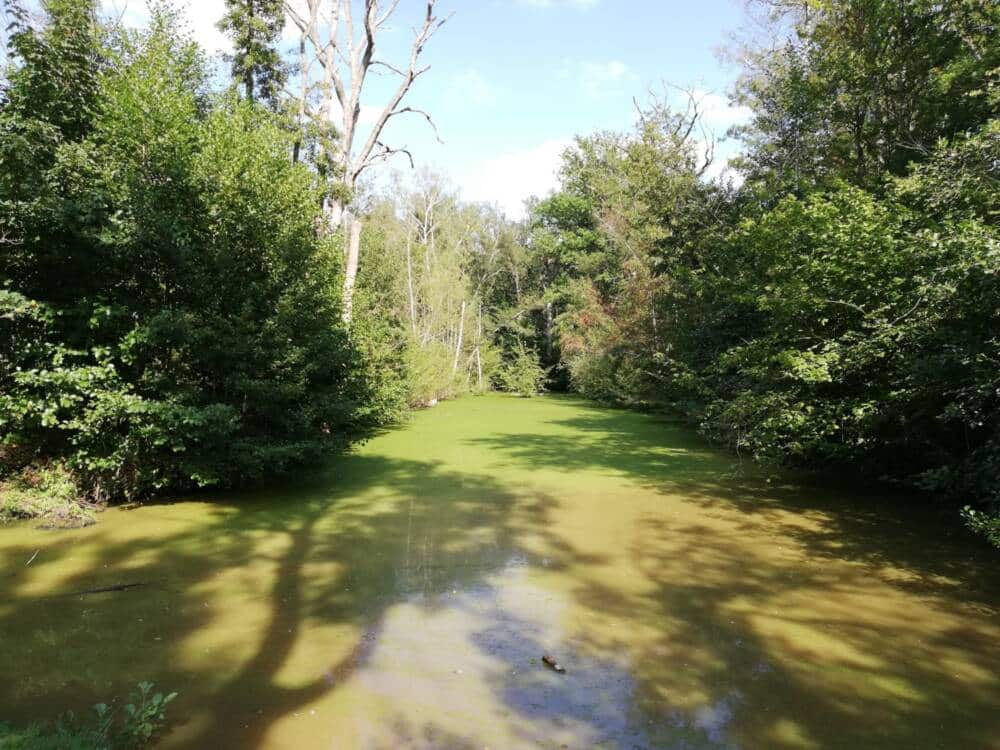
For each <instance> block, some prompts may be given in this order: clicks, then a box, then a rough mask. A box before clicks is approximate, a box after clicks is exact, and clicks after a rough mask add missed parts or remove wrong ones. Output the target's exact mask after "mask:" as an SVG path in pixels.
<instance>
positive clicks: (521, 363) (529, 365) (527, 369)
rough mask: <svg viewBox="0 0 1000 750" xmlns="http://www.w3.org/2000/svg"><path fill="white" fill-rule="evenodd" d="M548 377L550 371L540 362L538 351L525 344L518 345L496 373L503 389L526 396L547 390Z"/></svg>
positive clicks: (529, 396)
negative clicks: (546, 381)
mask: <svg viewBox="0 0 1000 750" xmlns="http://www.w3.org/2000/svg"><path fill="white" fill-rule="evenodd" d="M547 377H548V371H547V370H546V369H545V368H544V367H542V366H541V364H539V362H538V353H537V352H535V351H534V350H532V349H529V348H527V347H525V346H524V345H523V344H520V345H518V347H517V348H516V349H515V350H514V351H513V353H512V354H511V356H510V357H509V358H508V359H507V360H506V361H505V362H504V363H503V365H501V366H500V368H499V369H498V370H497V373H496V380H497V382H498V383H499V385H500V388H501V389H502V390H505V391H507V392H508V393H516V394H517V395H518V396H522V397H524V398H531V397H532V396H537V395H538V394H539V393H541V392H542V391H543V390H545V380H546V378H547Z"/></svg>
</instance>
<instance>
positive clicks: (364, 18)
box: [285, 0, 450, 323]
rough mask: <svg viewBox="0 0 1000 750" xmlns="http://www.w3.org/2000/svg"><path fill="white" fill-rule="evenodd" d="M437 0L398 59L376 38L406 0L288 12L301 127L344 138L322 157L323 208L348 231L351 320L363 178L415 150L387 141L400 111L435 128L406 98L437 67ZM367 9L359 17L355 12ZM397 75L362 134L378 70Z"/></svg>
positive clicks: (289, 7)
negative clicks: (430, 51)
mask: <svg viewBox="0 0 1000 750" xmlns="http://www.w3.org/2000/svg"><path fill="white" fill-rule="evenodd" d="M435 3H436V0H426V2H425V5H424V12H423V15H422V20H421V23H420V24H419V25H418V26H416V27H414V29H413V39H412V42H411V45H410V49H409V57H408V59H406V60H405V61H403V62H398V61H397V62H391V61H389V60H386V59H383V58H381V57H379V55H378V53H377V41H378V40H379V38H380V35H382V34H383V32H384V31H385V29H386V24H387V23H388V22H389V21H390V19H391V18H392V17H393V16H394V14H395V13H396V11H397V9H398V7H399V5H400V0H362V2H360V3H358V2H356V0H286V2H285V10H286V11H287V13H288V16H289V17H290V18H291V20H292V22H293V23H294V24H295V26H296V27H297V28H298V30H299V47H298V57H299V60H298V69H299V82H298V85H299V91H298V92H297V95H298V117H299V123H300V126H301V127H302V128H303V129H305V128H306V127H307V126H308V125H309V124H311V123H315V122H319V123H321V124H322V125H324V126H325V125H327V124H328V123H333V124H334V125H336V126H337V127H338V130H339V133H338V136H339V137H338V138H337V139H336V141H335V142H333V145H331V146H328V147H327V148H328V150H329V153H326V154H324V159H323V161H324V162H325V163H327V164H328V165H329V170H328V172H327V173H326V175H325V176H326V178H327V179H328V180H329V182H330V189H329V191H328V197H327V198H326V203H325V206H324V209H325V212H326V216H327V220H328V228H329V230H330V231H337V230H343V232H344V235H345V237H346V248H345V254H346V260H345V272H344V308H343V317H344V321H345V322H347V323H350V321H351V315H352V310H353V299H354V285H355V281H356V279H357V273H358V263H359V259H360V258H359V256H360V250H361V232H362V218H361V216H360V215H359V212H358V211H357V210H355V208H354V207H353V206H352V201H353V197H354V194H355V188H356V187H357V185H358V181H359V179H360V178H361V176H362V175H363V174H364V173H365V172H366V171H367V170H369V169H371V168H372V167H374V166H376V165H378V164H381V163H384V162H386V161H389V160H390V159H392V158H393V157H394V156H397V155H403V156H405V157H406V158H407V159H409V161H410V164H411V166H412V164H413V157H412V155H411V154H410V152H409V151H408V150H407V149H406V148H404V147H400V146H392V145H389V144H387V143H386V141H385V139H384V134H385V131H386V127H387V126H388V125H389V123H390V122H391V121H392V120H393V119H395V118H397V117H400V116H403V115H410V116H417V117H421V118H423V119H424V120H426V122H427V124H428V125H429V126H430V127H431V128H432V129H433V130H434V133H435V136H436V135H437V128H436V126H435V125H434V121H433V120H432V119H431V117H430V115H429V114H428V113H427V112H424V111H423V110H420V109H417V108H415V107H411V106H408V105H406V104H404V100H405V98H406V96H407V94H408V93H409V91H410V89H411V88H412V87H413V85H414V83H415V82H416V81H417V79H418V78H420V77H421V76H422V75H424V74H425V73H426V72H427V71H428V70H429V68H430V66H428V65H424V64H422V62H421V56H422V54H423V52H424V48H425V46H426V44H427V43H428V42H429V41H430V39H431V38H432V37H433V36H434V35H435V33H437V31H438V30H439V29H440V28H441V26H443V25H444V23H445V22H446V21H447V20H448V18H449V17H450V16H448V17H444V18H440V17H438V16H437V15H436V12H435ZM358 11H360V12H361V14H360V17H357V15H356V13H357V12H358ZM376 70H378V71H380V72H382V73H385V74H388V75H391V76H393V77H395V78H396V79H397V85H396V86H395V88H394V90H393V91H392V93H391V94H390V95H389V97H388V99H387V100H386V101H385V102H383V103H382V105H381V107H379V108H378V109H377V114H376V116H375V119H374V122H373V124H372V126H371V129H370V130H369V131H368V133H367V137H365V135H364V134H363V133H362V132H361V128H360V125H361V112H362V96H363V94H364V91H365V83H366V81H367V80H368V76H369V74H370V73H372V72H373V71H376Z"/></svg>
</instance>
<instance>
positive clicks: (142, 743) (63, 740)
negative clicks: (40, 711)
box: [0, 682, 177, 750]
mask: <svg viewBox="0 0 1000 750" xmlns="http://www.w3.org/2000/svg"><path fill="white" fill-rule="evenodd" d="M176 697H177V693H169V694H166V695H165V694H163V693H154V692H153V684H152V683H151V682H141V683H139V686H138V687H137V688H136V690H134V691H133V692H132V693H131V695H130V696H129V702H128V703H127V704H125V706H124V708H123V709H122V710H120V711H119V710H116V709H115V708H114V707H113V706H108V705H107V704H106V703H99V704H98V705H96V706H94V712H93V715H92V716H90V717H89V718H86V719H82V720H79V721H78V720H77V719H76V717H74V716H73V714H72V713H70V714H67V715H65V716H62V717H60V718H59V719H58V720H57V721H56V722H55V723H54V724H52V725H46V724H33V725H31V726H29V727H28V728H26V729H14V728H12V727H10V726H8V725H6V724H0V750H15V749H16V750H135V749H136V748H142V747H147V746H148V745H149V744H150V743H151V742H152V741H153V739H154V738H155V737H156V735H157V733H159V732H160V731H161V730H162V729H163V727H164V726H165V725H166V721H167V716H166V707H167V705H168V704H169V703H170V702H171V701H173V700H174V698H176Z"/></svg>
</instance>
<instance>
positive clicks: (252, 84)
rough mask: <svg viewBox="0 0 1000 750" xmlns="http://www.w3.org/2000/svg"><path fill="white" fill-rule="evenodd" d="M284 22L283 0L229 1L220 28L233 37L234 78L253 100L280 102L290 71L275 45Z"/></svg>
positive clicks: (274, 105) (247, 96)
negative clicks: (287, 70)
mask: <svg viewBox="0 0 1000 750" xmlns="http://www.w3.org/2000/svg"><path fill="white" fill-rule="evenodd" d="M284 25H285V10H284V3H283V1H282V0H226V14H225V15H224V16H223V17H222V20H221V21H219V28H220V29H221V30H222V31H224V32H225V33H227V34H228V35H229V36H230V37H231V38H232V40H233V48H234V50H235V51H234V53H233V56H232V74H233V79H234V80H236V81H239V82H241V83H242V85H243V91H244V94H245V96H246V98H247V99H248V100H249V101H250V102H254V101H265V102H268V103H269V104H270V105H271V106H272V107H276V106H277V104H278V98H279V95H280V94H281V89H282V86H283V85H284V83H285V80H286V78H287V72H286V70H285V65H284V63H283V62H282V59H281V55H280V53H279V52H278V50H277V49H276V48H275V44H276V43H277V41H278V39H279V38H280V37H281V30H282V28H283V27H284Z"/></svg>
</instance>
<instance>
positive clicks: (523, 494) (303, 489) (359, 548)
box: [0, 396, 1000, 750]
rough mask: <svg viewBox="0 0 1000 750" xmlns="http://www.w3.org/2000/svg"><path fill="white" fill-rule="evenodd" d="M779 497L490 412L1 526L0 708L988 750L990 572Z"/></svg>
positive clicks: (863, 502) (629, 437)
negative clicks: (233, 490)
mask: <svg viewBox="0 0 1000 750" xmlns="http://www.w3.org/2000/svg"><path fill="white" fill-rule="evenodd" d="M779 485H780V483H775V482H771V483H769V484H768V483H764V482H761V481H757V480H754V479H752V478H750V477H748V476H747V474H746V472H745V471H743V472H737V471H734V459H733V458H732V457H731V456H728V455H725V454H723V453H719V452H716V451H714V450H712V449H709V448H707V447H706V446H705V445H704V444H703V443H702V442H700V441H699V440H698V439H697V438H696V437H695V436H694V435H693V433H691V432H690V431H689V430H687V429H686V428H682V427H680V426H677V425H674V424H672V423H670V422H667V421H664V420H661V419H657V418H654V417H648V416H643V415H640V414H635V413H630V412H625V411H618V410H610V409H603V408H599V407H595V406H593V405H590V404H587V403H585V402H581V401H578V400H574V399H570V398H559V397H546V398H541V399H532V400H521V399H515V398H509V397H502V396H488V397H478V398H466V399H463V400H460V401H457V402H452V403H447V404H443V405H441V406H439V407H438V408H436V409H433V410H429V411H426V412H422V413H420V414H417V415H416V416H415V417H414V419H413V420H412V422H411V423H410V424H408V425H406V426H404V427H402V428H400V429H397V430H393V431H390V432H387V433H386V434H383V435H380V436H378V437H375V438H374V439H372V440H371V441H369V442H368V443H366V444H365V445H363V446H361V447H360V448H358V449H357V450H355V451H354V452H352V453H351V454H350V455H347V456H344V457H342V458H339V459H337V460H336V461H334V462H333V463H332V464H331V466H330V467H329V469H328V470H326V471H325V472H323V473H322V474H321V475H319V476H316V477H312V478H309V479H302V480H300V481H298V482H297V483H296V484H295V486H294V487H291V488H287V487H286V488H280V489H270V490H259V491H256V492H254V493H240V494H224V495H217V496H215V495H213V496H203V497H199V498H198V499H196V500H192V501H185V502H177V503H173V504H160V505H150V506H146V507H142V508H139V509H136V510H111V511H108V512H107V513H105V514H103V516H102V517H101V522H100V523H99V524H98V525H96V526H93V527H90V528H86V529H80V530H76V531H69V532H52V531H42V530H36V529H34V528H33V527H32V526H26V525H18V526H13V527H8V528H3V529H0V576H2V577H0V673H2V679H0V720H4V719H6V720H16V721H23V720H27V719H29V718H35V717H51V716H53V715H54V714H56V713H58V712H60V711H62V710H65V709H70V708H72V709H75V710H76V711H78V712H79V711H80V710H86V707H87V706H90V705H92V704H93V703H96V702H98V701H101V700H106V699H107V698H108V697H110V696H113V695H121V694H123V693H127V692H128V690H129V688H130V687H131V686H134V685H135V684H136V683H137V682H139V681H141V680H152V681H154V682H156V683H157V685H158V686H159V687H161V688H163V689H169V690H177V691H179V692H180V697H179V698H178V699H177V701H176V702H175V703H174V704H172V705H171V707H170V708H171V711H170V716H171V719H172V726H171V729H170V731H169V733H168V734H167V735H166V736H165V737H164V739H163V742H162V743H161V744H162V746H163V747H169V748H180V747H185V748H215V749H216V750H219V749H221V748H281V749H288V750H309V749H311V748H323V749H328V748H337V749H338V750H339V749H341V748H493V750H506V749H510V748H538V747H542V748H562V747H566V748H594V747H601V748H677V749H678V750H680V749H681V748H684V749H688V748H691V749H694V748H733V749H735V748H742V749H745V750H771V749H775V750H781V749H784V748H788V749H789V750H791V749H793V748H795V749H802V750H808V749H811V748H844V749H845V750H847V749H848V748H850V749H854V748H899V749H900V750H916V749H918V748H946V749H947V750H963V749H965V748H968V749H969V750H985V749H987V748H1000V615H998V609H1000V574H998V573H997V566H996V560H997V558H996V555H995V553H993V552H991V551H990V550H987V549H986V548H985V547H982V546H981V545H979V544H978V543H977V542H976V541H974V540H972V539H970V538H969V537H968V536H966V535H965V534H964V533H961V531H960V530H958V529H951V528H950V527H949V526H948V525H947V524H944V523H942V521H941V518H942V517H941V516H939V515H938V514H936V513H934V512H931V511H928V510H926V509H923V510H921V509H917V510H910V509H907V508H906V507H904V502H903V501H901V500H899V499H881V500H880V499H879V498H877V497H875V496H868V497H861V496H859V495H858V494H857V493H855V492H849V491H845V490H837V491H834V490H817V489H815V488H805V487H801V486H794V485H789V486H779ZM135 583H141V584H143V585H141V586H135V587H132V588H127V589H124V590H117V591H105V592H103V593H89V594H81V593H79V592H83V591H90V590H94V589H100V588H107V587H111V586H118V585H121V584H135ZM543 654H551V655H553V656H555V657H556V658H557V659H558V660H559V662H560V663H561V664H562V665H563V666H564V667H565V668H566V673H565V674H557V673H556V672H554V671H552V670H551V669H548V668H546V667H545V666H544V665H543V664H542V663H541V659H540V658H541V656H542V655H543Z"/></svg>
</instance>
